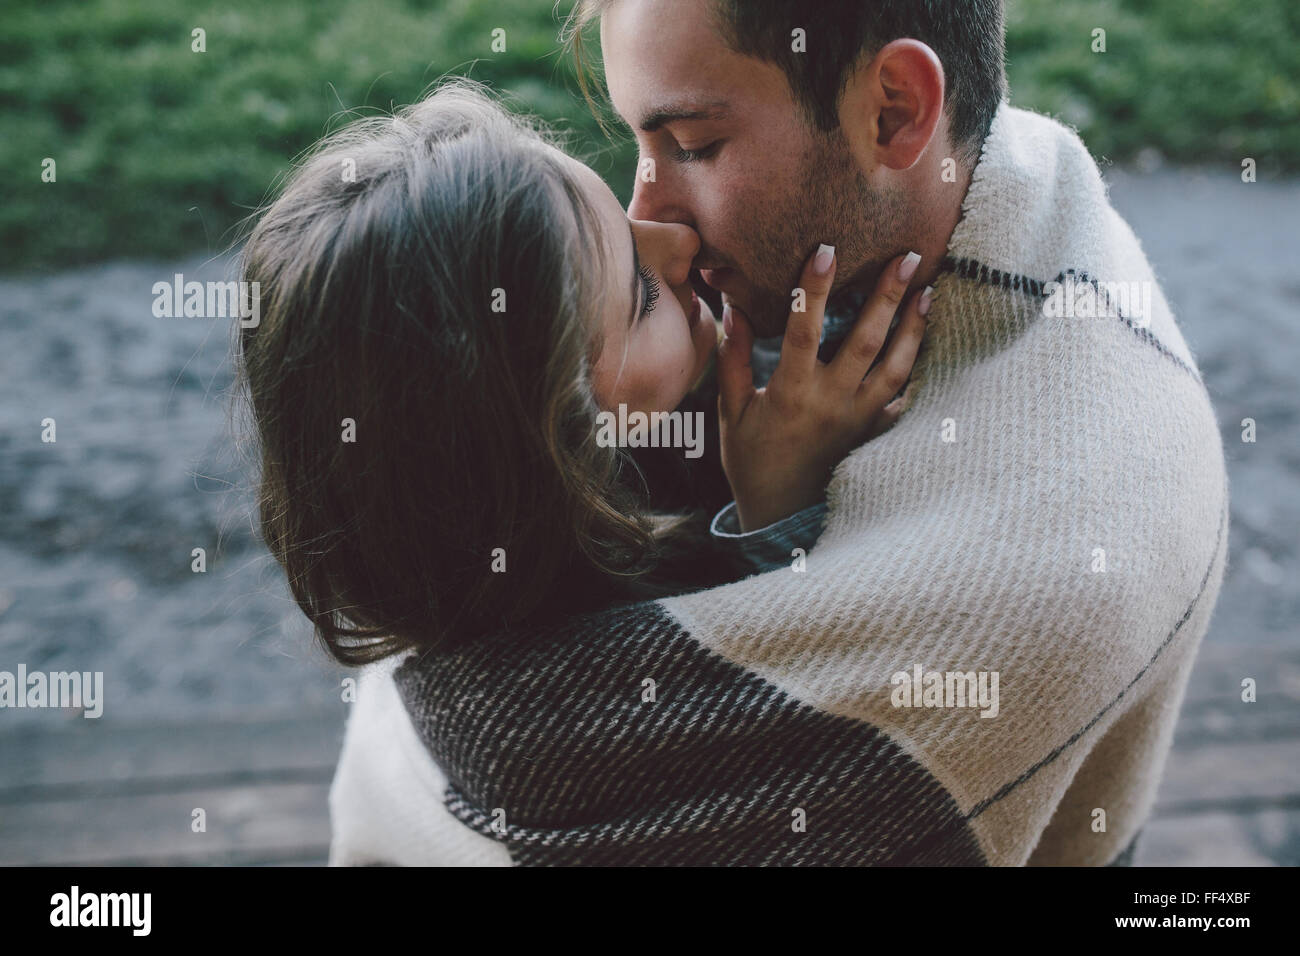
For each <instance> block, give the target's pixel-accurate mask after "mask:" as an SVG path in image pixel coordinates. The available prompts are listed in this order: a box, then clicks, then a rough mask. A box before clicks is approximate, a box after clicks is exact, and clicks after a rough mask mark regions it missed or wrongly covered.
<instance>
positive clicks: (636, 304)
mask: <svg viewBox="0 0 1300 956" xmlns="http://www.w3.org/2000/svg"><path fill="white" fill-rule="evenodd" d="M627 232H628V235H629V236H631V237H632V315H631V317H630V318H629V319H628V323H627V324H628V327H629V328H630V327H631V326H633V325H635V324H636V320H637V318H638V317H639V316H640V315H641V290H642V289H644V288H645V286H643V285H642V284H641V256H640V255H638V254H637V251H636V233H635V232H633V231H632V222H631V220H629V221H628V224H627Z"/></svg>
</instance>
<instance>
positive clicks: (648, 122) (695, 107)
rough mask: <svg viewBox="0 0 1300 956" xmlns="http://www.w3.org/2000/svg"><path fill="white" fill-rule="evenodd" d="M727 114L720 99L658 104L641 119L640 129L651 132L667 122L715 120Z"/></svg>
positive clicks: (724, 105) (725, 105) (724, 104)
mask: <svg viewBox="0 0 1300 956" xmlns="http://www.w3.org/2000/svg"><path fill="white" fill-rule="evenodd" d="M726 115H727V104H726V103H725V102H723V101H721V100H717V101H715V102H712V103H699V104H680V105H676V104H674V105H668V106H660V107H658V108H656V109H654V110H651V111H650V112H649V113H647V114H646V115H645V116H644V117H642V119H641V131H642V132H643V133H653V132H655V131H656V130H658V129H661V128H662V127H664V126H666V125H667V124H669V123H682V122H686V121H688V120H716V119H722V118H723V117H724V116H726Z"/></svg>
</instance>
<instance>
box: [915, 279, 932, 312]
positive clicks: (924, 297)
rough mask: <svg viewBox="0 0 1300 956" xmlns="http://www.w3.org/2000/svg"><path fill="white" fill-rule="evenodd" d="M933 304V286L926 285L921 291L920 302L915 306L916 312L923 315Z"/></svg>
mask: <svg viewBox="0 0 1300 956" xmlns="http://www.w3.org/2000/svg"><path fill="white" fill-rule="evenodd" d="M933 303H934V286H932V285H928V286H926V287H925V288H924V289H923V290H922V291H921V301H920V302H918V303H917V304H916V311H917V312H920V313H921V314H922V315H925V314H926V313H927V312H929V311H930V306H931V305H932V304H933Z"/></svg>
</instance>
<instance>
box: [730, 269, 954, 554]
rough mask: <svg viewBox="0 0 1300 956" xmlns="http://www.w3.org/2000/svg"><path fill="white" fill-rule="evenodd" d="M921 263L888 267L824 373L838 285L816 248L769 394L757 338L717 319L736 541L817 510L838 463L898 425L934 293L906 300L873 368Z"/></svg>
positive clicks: (736, 314)
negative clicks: (824, 344)
mask: <svg viewBox="0 0 1300 956" xmlns="http://www.w3.org/2000/svg"><path fill="white" fill-rule="evenodd" d="M919 262H920V260H919V258H918V257H915V256H907V257H903V256H900V257H899V258H897V259H895V260H893V261H892V262H890V263H889V264H888V265H886V266H885V268H884V270H883V271H882V272H881V276H880V280H879V281H878V282H877V283H876V289H875V291H874V292H873V293H872V294H871V297H870V298H869V299H868V300H867V302H866V304H865V305H864V306H863V307H862V311H861V312H860V313H859V315H858V320H857V322H856V323H854V326H853V328H852V329H851V330H850V331H849V334H848V337H847V338H846V339H845V340H844V343H843V344H842V345H841V346H840V349H839V351H838V352H837V353H836V355H835V358H834V359H832V360H831V362H830V363H826V362H822V361H820V360H818V358H817V348H818V345H819V344H820V343H821V333H822V319H823V316H824V314H825V310H826V299H827V297H828V296H829V294H830V290H831V283H832V281H833V279H834V278H835V253H834V249H832V248H831V247H830V246H822V247H821V248H820V249H819V250H818V251H817V252H816V253H815V254H814V255H813V256H812V258H811V259H810V260H809V261H808V264H807V265H806V266H805V267H804V274H803V284H802V286H801V288H802V289H803V290H804V293H805V301H804V305H805V308H804V310H803V311H801V312H800V311H791V313H790V319H789V324H788V325H787V326H786V330H785V339H784V341H783V342H782V343H781V359H780V362H779V364H778V365H777V367H776V371H775V372H773V373H772V378H771V381H769V382H768V384H767V387H766V388H760V389H757V390H756V389H755V388H754V377H753V370H752V369H751V367H750V351H751V349H752V348H753V344H754V333H753V329H752V328H751V327H750V325H749V320H748V318H747V317H746V316H745V315H744V313H742V312H740V311H738V310H736V309H734V308H732V307H731V306H730V305H728V306H727V307H726V308H725V309H724V310H723V317H722V324H723V331H724V333H725V335H726V338H725V339H724V340H723V342H722V345H721V347H720V348H719V352H718V391H719V394H718V418H719V421H720V424H721V432H722V466H723V468H724V469H725V470H726V472H727V480H728V481H730V482H731V490H732V493H733V494H734V495H735V496H736V510H737V512H738V517H739V519H740V527H741V530H742V531H749V530H752V529H755V528H762V527H765V526H767V525H769V524H771V523H772V522H774V521H779V520H781V519H782V518H786V517H788V516H790V515H792V514H794V513H795V512H797V511H801V510H802V509H804V508H807V507H809V506H811V505H814V504H816V503H817V502H818V501H820V500H821V498H822V495H823V493H824V492H825V489H826V484H827V482H828V481H829V480H830V475H831V471H832V470H833V469H834V468H835V466H836V465H838V464H839V463H840V461H841V460H842V459H843V458H844V456H846V455H847V454H848V453H849V452H850V451H852V450H853V449H854V448H857V447H858V446H859V445H861V444H863V443H864V442H866V441H869V440H870V439H872V438H874V437H876V436H877V435H879V434H881V433H882V432H884V431H886V430H888V429H889V427H890V426H892V425H893V423H894V421H895V420H897V418H898V415H899V413H900V411H901V409H900V403H899V402H896V401H892V400H893V399H894V396H896V395H897V394H898V393H899V391H900V390H901V389H902V388H903V385H904V384H905V383H906V382H907V379H908V376H909V375H910V374H911V372H912V363H913V362H914V361H915V360H916V353H917V350H918V349H919V348H920V345H921V336H922V334H923V333H924V331H925V313H926V312H928V311H929V309H930V296H931V293H932V291H933V290H932V289H930V288H929V287H927V288H926V289H925V290H924V291H923V292H921V293H919V294H917V295H913V296H912V297H911V299H910V300H909V301H908V304H907V308H906V310H905V311H904V313H903V317H902V319H901V320H900V321H899V324H898V327H897V329H896V330H895V331H894V335H893V337H892V339H891V340H890V343H889V348H888V350H887V351H886V352H885V355H884V357H883V358H882V359H881V361H880V363H879V364H878V365H877V366H876V367H875V368H871V364H872V362H873V361H875V359H876V356H877V354H878V353H879V352H880V349H881V346H882V345H883V344H884V342H885V339H886V336H887V335H888V333H889V326H890V323H891V322H892V321H893V318H894V313H895V311H896V310H897V309H898V306H899V304H900V303H901V302H902V300H903V296H904V295H905V293H906V291H907V283H908V280H909V279H910V278H911V277H912V275H913V274H915V272H916V267H917V264H918V263H919ZM900 269H902V272H901V273H900ZM868 369H870V374H868Z"/></svg>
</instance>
